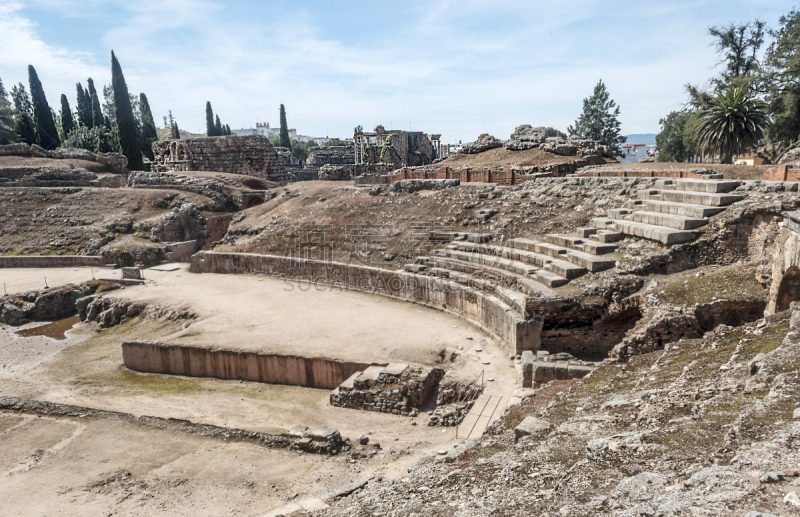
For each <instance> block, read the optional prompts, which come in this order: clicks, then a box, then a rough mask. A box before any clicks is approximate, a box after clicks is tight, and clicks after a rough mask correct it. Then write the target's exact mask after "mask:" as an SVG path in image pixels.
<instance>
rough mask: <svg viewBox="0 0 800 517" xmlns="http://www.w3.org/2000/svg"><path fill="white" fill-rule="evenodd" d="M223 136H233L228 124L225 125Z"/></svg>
mask: <svg viewBox="0 0 800 517" xmlns="http://www.w3.org/2000/svg"><path fill="white" fill-rule="evenodd" d="M225 134H226V135H228V136H232V135H233V133H231V126H230V125H228V124H225Z"/></svg>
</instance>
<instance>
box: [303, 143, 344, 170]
mask: <svg viewBox="0 0 800 517" xmlns="http://www.w3.org/2000/svg"><path fill="white" fill-rule="evenodd" d="M355 161H356V155H355V147H353V146H352V145H348V146H331V147H312V148H311V149H309V150H308V158H307V159H306V167H322V166H323V165H353V164H354V163H355Z"/></svg>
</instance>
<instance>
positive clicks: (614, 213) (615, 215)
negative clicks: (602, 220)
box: [606, 208, 633, 219]
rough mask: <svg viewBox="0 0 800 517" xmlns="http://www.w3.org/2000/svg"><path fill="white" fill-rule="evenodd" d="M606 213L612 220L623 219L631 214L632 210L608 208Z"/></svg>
mask: <svg viewBox="0 0 800 517" xmlns="http://www.w3.org/2000/svg"><path fill="white" fill-rule="evenodd" d="M606 213H607V215H608V217H610V218H612V219H623V218H624V217H625V216H626V215H630V214H632V213H633V210H631V209H630V208H609V209H608V210H606Z"/></svg>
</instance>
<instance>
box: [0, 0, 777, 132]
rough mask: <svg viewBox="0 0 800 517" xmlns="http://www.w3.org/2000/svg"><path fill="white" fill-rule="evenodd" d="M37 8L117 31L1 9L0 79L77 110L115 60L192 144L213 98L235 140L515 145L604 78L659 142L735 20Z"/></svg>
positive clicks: (426, 8) (406, 7)
mask: <svg viewBox="0 0 800 517" xmlns="http://www.w3.org/2000/svg"><path fill="white" fill-rule="evenodd" d="M35 1H36V2H37V5H47V6H48V7H52V8H53V9H54V10H55V11H57V12H61V13H63V16H67V13H69V12H72V11H73V10H75V9H74V7H75V6H76V5H80V4H85V3H86V1H88V2H90V4H91V6H92V9H93V10H96V11H97V12H98V13H100V14H98V16H105V17H104V18H103V19H104V20H108V19H113V20H115V21H114V23H112V24H111V25H109V26H108V28H107V29H106V30H105V31H104V33H103V35H102V37H101V38H100V40H99V41H90V42H87V45H88V46H87V47H83V48H92V49H96V50H95V53H93V54H90V53H86V52H77V51H73V50H70V49H69V48H68V47H69V46H68V45H64V46H59V44H60V43H59V41H60V40H59V39H58V33H52V32H47V33H46V37H47V38H45V36H43V35H42V34H43V32H42V31H40V30H39V27H38V26H37V24H36V23H35V22H34V21H32V20H31V19H30V16H27V17H26V15H24V14H23V12H27V11H25V10H23V6H22V4H21V3H20V2H19V1H12V2H11V3H6V4H3V5H2V6H0V33H2V34H4V37H3V39H2V41H0V77H2V78H3V79H4V80H5V81H6V83H10V82H12V81H23V82H27V81H26V80H27V77H26V73H25V67H26V66H27V64H28V63H32V64H34V66H36V69H37V71H38V72H39V75H40V77H41V78H42V81H43V83H44V86H45V90H46V91H47V93H48V99H49V100H50V103H51V105H53V104H54V103H55V102H57V99H58V97H57V95H58V94H60V93H62V92H64V93H67V94H68V95H69V96H70V101H71V102H72V99H73V98H74V83H75V82H77V81H84V80H85V78H86V77H88V76H90V75H91V76H92V77H94V78H95V81H96V82H97V83H98V84H104V83H108V82H109V67H108V60H109V58H108V53H109V51H110V49H112V48H113V49H114V51H115V53H116V54H117V57H118V58H119V59H120V62H121V64H122V66H123V68H124V69H125V70H126V72H125V76H126V80H127V83H128V87H129V89H130V90H131V92H132V93H138V92H141V91H143V92H146V93H147V95H148V97H149V99H150V103H151V106H153V109H154V114H155V115H156V117H157V118H159V119H160V116H161V115H164V114H166V113H167V110H168V109H172V110H173V112H174V113H175V115H176V117H177V119H178V121H179V123H180V125H181V127H184V128H185V129H188V130H195V131H197V130H199V131H202V130H203V128H204V106H205V102H206V101H207V100H210V101H211V102H212V104H213V106H214V109H215V112H217V113H219V115H220V117H221V118H222V120H223V121H224V122H226V123H229V124H230V125H231V126H241V125H247V124H254V123H255V122H256V121H257V120H261V121H263V120H266V119H269V120H270V121H271V122H273V123H275V122H277V113H278V105H279V104H280V103H284V104H286V107H287V111H288V114H289V123H290V125H292V126H299V127H298V129H299V130H300V131H301V133H304V134H312V135H317V136H322V135H325V134H330V135H331V136H348V135H349V133H350V131H351V130H352V128H353V127H354V126H356V125H358V124H363V125H364V126H365V127H372V126H374V125H376V124H379V123H380V124H384V125H386V126H387V127H388V126H394V127H395V128H406V127H408V126H409V124H411V125H412V127H414V128H415V129H420V130H426V131H431V132H437V133H443V135H444V138H445V140H447V141H454V140H458V139H461V140H471V139H473V138H475V137H476V136H477V135H479V134H480V133H483V132H490V133H492V134H495V135H496V136H498V137H500V138H506V137H507V136H508V135H509V134H510V133H511V131H513V129H514V127H516V126H517V125H519V124H524V123H532V124H533V123H535V124H543V125H553V126H555V127H558V128H560V129H562V130H563V129H565V128H566V126H567V125H569V124H570V123H572V122H573V121H574V119H575V118H576V116H577V115H578V112H579V111H580V109H581V100H582V98H584V97H586V96H588V95H589V94H590V93H591V91H592V89H593V87H594V85H595V84H596V82H597V80H598V79H600V78H602V79H603V80H604V81H605V82H606V84H607V85H608V87H609V90H610V91H611V94H612V98H614V99H615V100H616V101H617V102H618V103H619V104H620V106H621V108H622V121H623V131H624V132H626V133H639V132H649V131H655V130H657V128H658V119H659V118H661V117H663V116H664V115H666V114H667V113H668V112H669V111H671V110H673V109H676V108H678V107H679V106H680V103H681V102H682V101H683V100H684V98H685V95H684V91H683V85H684V84H685V83H687V82H693V83H698V82H702V81H704V80H705V79H706V78H707V77H708V76H709V75H711V74H712V73H713V72H712V71H711V70H710V69H709V65H711V64H713V62H714V56H713V49H710V48H709V47H708V41H707V39H706V33H705V30H706V27H707V26H708V25H711V24H713V23H720V22H722V21H724V20H721V19H716V18H713V16H717V15H716V14H715V13H716V11H717V7H718V6H719V5H721V3H722V2H721V1H710V0H709V1H705V2H691V3H690V2H688V0H681V1H678V2H672V3H651V4H650V6H649V7H648V8H647V9H646V10H645V11H644V12H643V13H642V9H643V8H644V7H645V5H647V4H642V3H640V2H636V3H632V2H630V1H622V0H617V1H614V2H612V3H611V5H606V4H603V5H601V4H598V3H597V2H592V1H589V0H572V1H565V2H549V3H544V2H530V1H529V0H507V1H505V2H502V3H491V4H487V3H486V2H484V1H478V0H458V1H455V0H428V2H426V3H425V4H424V5H423V6H422V7H421V8H419V10H418V11H416V12H415V13H414V14H413V15H411V17H410V18H408V20H407V21H406V22H405V23H404V24H402V26H400V27H399V28H398V24H400V22H402V21H403V20H405V19H406V18H407V17H408V16H409V14H411V13H412V12H413V11H414V9H416V8H417V6H418V5H419V3H418V2H416V1H415V2H412V3H410V4H402V5H394V4H387V3H382V4H380V5H367V4H365V5H362V6H361V7H363V8H364V9H366V10H367V11H365V12H366V14H364V13H362V12H361V11H362V9H359V11H352V18H353V20H352V21H351V20H349V18H350V14H351V13H350V12H348V13H347V15H348V17H347V18H348V19H346V20H345V21H347V22H348V23H342V22H341V17H339V18H336V20H339V21H338V22H335V21H332V18H333V15H334V14H338V12H335V11H334V10H335V9H342V8H341V7H337V6H335V5H333V4H328V5H325V6H322V7H320V6H319V4H317V6H316V8H315V9H313V10H312V9H311V7H309V8H308V9H305V8H298V7H292V6H291V4H288V3H284V2H280V3H279V2H264V3H263V4H262V3H259V4H253V3H244V4H227V3H221V2H215V1H213V0H197V1H193V0H160V1H159V2H155V1H154V0H145V3H146V5H147V7H145V5H144V4H142V3H141V2H130V3H126V4H119V3H116V2H112V1H109V0H105V1H104V0H86V1H83V0H81V2H78V1H77V0H57V2H56V3H53V2H51V1H50V0H48V1H47V2H45V1H44V0H35ZM309 5H313V4H309ZM742 5H744V4H742ZM275 6H279V7H280V8H281V9H283V10H280V9H279V8H278V7H275ZM273 7H274V8H273ZM760 8H761V9H764V6H763V5H762V6H761V7H760ZM348 9H354V8H348ZM370 9H371V10H370ZM78 10H79V11H81V12H83V13H86V12H87V11H88V10H86V9H83V10H80V9H78ZM151 10H152V12H151ZM32 12H35V11H32ZM109 13H113V16H110V15H109ZM153 13H155V15H156V16H154V14H153ZM640 13H641V14H640ZM709 13H710V14H709ZM359 16H361V17H359ZM637 16H638V18H636V17H637ZM747 16H749V14H748V15H747ZM329 18H331V19H329ZM159 19H160V20H162V21H163V22H164V24H166V25H168V26H170V30H167V31H165V27H164V25H163V24H162V23H161V21H159ZM69 23H71V24H78V26H80V24H81V23H86V24H89V23H93V21H92V20H90V19H86V18H70V19H69ZM51 37H52V38H53V41H51V42H48V43H45V41H44V40H45V39H48V38H51ZM379 44H380V46H379ZM4 45H5V47H4ZM98 63H99V64H98Z"/></svg>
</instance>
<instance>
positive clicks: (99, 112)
mask: <svg viewBox="0 0 800 517" xmlns="http://www.w3.org/2000/svg"><path fill="white" fill-rule="evenodd" d="M105 125H106V120H105V118H104V117H103V108H101V107H100V99H98V98H97V94H94V95H92V126H93V127H100V126H105ZM106 127H109V126H106Z"/></svg>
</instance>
